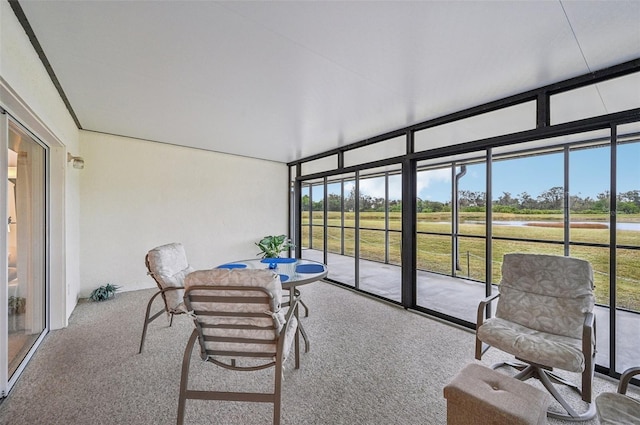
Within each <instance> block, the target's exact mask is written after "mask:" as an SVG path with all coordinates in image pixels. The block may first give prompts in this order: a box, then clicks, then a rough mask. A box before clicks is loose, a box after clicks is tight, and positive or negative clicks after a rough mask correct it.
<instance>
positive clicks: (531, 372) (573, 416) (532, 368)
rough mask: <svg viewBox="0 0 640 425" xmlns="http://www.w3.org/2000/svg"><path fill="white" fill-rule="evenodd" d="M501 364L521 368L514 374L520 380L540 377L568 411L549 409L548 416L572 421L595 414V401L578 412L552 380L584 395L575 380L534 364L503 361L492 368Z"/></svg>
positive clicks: (584, 418) (585, 419) (583, 419)
mask: <svg viewBox="0 0 640 425" xmlns="http://www.w3.org/2000/svg"><path fill="white" fill-rule="evenodd" d="M501 366H511V367H514V368H516V369H518V370H520V372H519V373H518V374H516V375H514V376H513V377H514V378H515V379H518V380H520V381H526V380H527V379H529V378H536V379H538V380H539V381H540V382H541V383H542V385H543V386H544V387H545V388H546V389H547V391H548V392H549V393H550V394H551V395H552V396H553V398H555V399H556V401H557V402H558V403H560V405H561V406H562V407H563V408H564V410H566V411H567V413H566V414H564V413H558V412H555V411H552V410H548V411H547V416H549V417H552V418H556V419H563V420H565V421H572V422H573V421H588V420H589V419H592V418H593V417H594V416H595V414H596V408H595V404H594V403H589V407H588V409H587V411H586V412H584V413H577V412H576V411H575V410H574V409H573V408H572V407H571V406H570V405H569V403H567V401H566V400H565V399H564V398H563V397H562V396H561V395H560V393H559V392H558V390H557V389H556V388H555V386H554V385H553V382H552V381H554V382H556V383H558V384H562V385H566V386H568V387H569V388H571V389H572V390H574V391H575V392H576V393H578V394H580V395H582V392H581V391H580V388H579V387H578V386H577V385H575V384H574V383H573V382H570V381H567V380H566V379H564V378H561V377H560V376H558V375H556V374H555V373H553V372H551V371H550V370H545V369H543V368H542V367H539V366H537V365H533V364H528V365H523V364H521V363H513V362H503V363H496V364H494V365H492V366H491V368H492V369H497V368H499V367H501ZM523 366H525V367H523Z"/></svg>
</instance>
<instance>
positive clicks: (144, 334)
mask: <svg viewBox="0 0 640 425" xmlns="http://www.w3.org/2000/svg"><path fill="white" fill-rule="evenodd" d="M160 294H161V291H158V292H156V293H155V294H153V296H152V297H151V299H150V300H149V302H148V303H147V311H146V313H145V315H144V325H143V326H142V337H141V338H140V348H139V349H138V354H140V353H142V348H143V347H144V340H145V338H146V337H147V326H149V323H151V322H153V321H154V320H156V319H157V318H158V317H159V316H160V315H161V314H162V313H164V312H165V310H164V309H163V310H160V311H158V312H157V313H155V314H154V315H153V316H151V317H149V314H150V313H151V305H152V304H153V300H155V299H156V297H157V296H158V295H160ZM171 320H173V314H172V315H171Z"/></svg>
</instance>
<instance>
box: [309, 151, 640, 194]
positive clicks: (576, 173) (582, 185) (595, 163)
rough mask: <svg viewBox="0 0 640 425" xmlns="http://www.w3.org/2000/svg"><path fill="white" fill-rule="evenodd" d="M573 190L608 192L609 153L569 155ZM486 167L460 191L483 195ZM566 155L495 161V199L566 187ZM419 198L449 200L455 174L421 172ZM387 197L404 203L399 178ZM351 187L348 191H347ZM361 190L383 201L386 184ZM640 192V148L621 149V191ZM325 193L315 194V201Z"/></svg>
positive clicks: (369, 182) (368, 183)
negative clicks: (564, 166)
mask: <svg viewBox="0 0 640 425" xmlns="http://www.w3.org/2000/svg"><path fill="white" fill-rule="evenodd" d="M570 158H571V159H570V164H569V173H570V191H571V194H572V195H578V196H580V197H581V198H586V197H587V196H588V197H591V198H594V199H595V198H596V196H597V194H598V193H602V192H604V191H605V190H608V189H609V170H610V167H609V149H608V148H597V149H585V150H580V151H572V152H571V154H570ZM485 180H486V176H485V167H484V165H472V166H468V167H467V174H466V175H465V176H464V177H463V178H462V179H461V181H460V190H470V191H473V192H482V191H484V187H485ZM563 184H564V177H563V155H562V154H550V155H540V156H535V157H528V158H523V159H513V160H507V161H495V162H494V164H493V192H494V193H493V195H494V198H497V197H499V196H501V195H502V193H503V192H509V193H511V196H512V197H517V196H518V195H519V194H521V193H522V192H525V191H526V192H527V193H528V194H529V195H530V196H531V197H533V198H536V197H537V196H538V195H540V194H541V193H542V192H544V191H546V190H548V189H550V188H552V187H554V186H563ZM417 185H418V196H419V197H420V198H421V199H425V200H432V201H441V202H445V201H448V200H449V199H450V197H451V171H450V170H449V169H442V170H435V171H430V172H422V173H419V176H418V182H417ZM389 186H390V188H389V192H390V193H389V197H390V199H400V195H401V184H400V177H399V176H397V177H396V176H394V177H391V178H390V185H389ZM349 189H350V188H345V191H348V190H349ZM360 190H361V192H362V193H365V194H367V195H369V196H372V197H375V198H378V197H384V179H382V178H378V179H364V180H362V182H361V186H360ZM629 190H640V144H638V143H633V144H627V145H621V146H619V148H618V192H626V191H629ZM321 196H322V194H321V192H320V191H319V190H318V191H317V192H316V190H315V189H314V193H313V197H314V199H319V198H321Z"/></svg>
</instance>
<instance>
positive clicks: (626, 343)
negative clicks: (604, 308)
mask: <svg viewBox="0 0 640 425" xmlns="http://www.w3.org/2000/svg"><path fill="white" fill-rule="evenodd" d="M638 130H640V123H633V124H628V125H624V126H620V127H618V143H617V155H616V158H617V163H616V189H617V190H616V192H617V199H616V209H617V212H616V245H617V247H616V264H615V267H616V281H615V289H616V292H615V295H616V309H615V314H616V317H615V320H616V339H615V341H616V359H615V360H616V361H615V369H616V372H623V371H624V370H625V369H627V368H629V367H632V366H637V363H638V353H639V352H640V331H639V329H640V267H638V264H640V169H639V168H638V164H640V138H639V137H638ZM625 134H630V136H625Z"/></svg>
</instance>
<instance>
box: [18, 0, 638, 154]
mask: <svg viewBox="0 0 640 425" xmlns="http://www.w3.org/2000/svg"><path fill="white" fill-rule="evenodd" d="M20 5H21V6H22V8H23V10H24V12H25V15H26V17H27V19H28V21H29V23H30V24H31V26H32V27H33V29H34V32H35V34H36V36H37V38H38V40H39V42H40V44H41V45H42V48H43V50H44V52H45V54H46V56H47V58H48V59H49V62H50V63H51V65H52V67H53V69H54V71H55V73H56V75H57V77H58V79H59V81H60V84H61V86H62V88H63V90H64V92H65V93H66V95H67V97H68V99H69V101H70V104H71V106H72V108H73V110H74V112H75V114H76V115H77V118H78V120H79V122H80V125H81V126H82V128H83V129H85V130H92V131H99V132H105V133H112V134H118V135H124V136H129V137H135V138H141V139H147V140H152V141H157V142H164V143H171V144H176V145H184V146H191V147H195V148H200V149H207V150H212V151H218V152H226V153H232V154H238V155H245V156H250V157H256V158H263V159H268V160H274V161H282V162H288V161H292V160H294V159H298V158H301V157H305V156H309V155H312V154H316V153H320V152H323V151H326V150H329V149H333V148H336V147H338V146H342V145H345V144H349V143H353V142H356V141H359V140H362V139H365V138H368V137H372V136H376V135H378V134H381V133H385V132H387V131H391V130H395V129H397V128H401V127H405V126H407V125H410V124H414V123H417V122H421V121H425V120H427V119H430V118H435V117H438V116H441V115H444V114H447V113H451V112H455V111H458V110H462V109H465V108H468V107H471V106H475V105H479V104H482V103H486V102H489V101H492V100H496V99H500V98H504V97H507V96H509V95H513V94H516V93H520V92H523V91H526V90H529V89H534V88H537V87H540V86H543V85H547V84H550V83H554V82H557V81H561V80H564V79H567V78H570V77H574V76H577V75H582V74H586V73H588V72H590V71H595V70H598V69H602V68H605V67H608V66H611V65H616V64H618V63H621V62H625V61H628V60H632V59H637V58H640V24H639V23H640V2H639V1H615V2H613V1H531V2H527V1H513V2H510V1H501V2H497V1H476V2H453V1H443V2H437V1H424V2H417V1H416V2H398V1H374V2H365V1H346V2H341V1H333V2H326V1H318V2H314V1H299V2H296V1H286V2H279V1H276V2H274V1H269V2H267V1H258V2H247V1H225V2H222V1H221V2H213V1H193V2H192V1H33V0H29V1H25V0H22V1H21V2H20ZM605 101H606V100H604V99H602V96H595V98H594V102H596V103H597V102H600V103H604V102H605ZM593 108H596V109H597V108H603V109H605V110H606V108H607V105H604V104H601V105H595V106H593Z"/></svg>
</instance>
